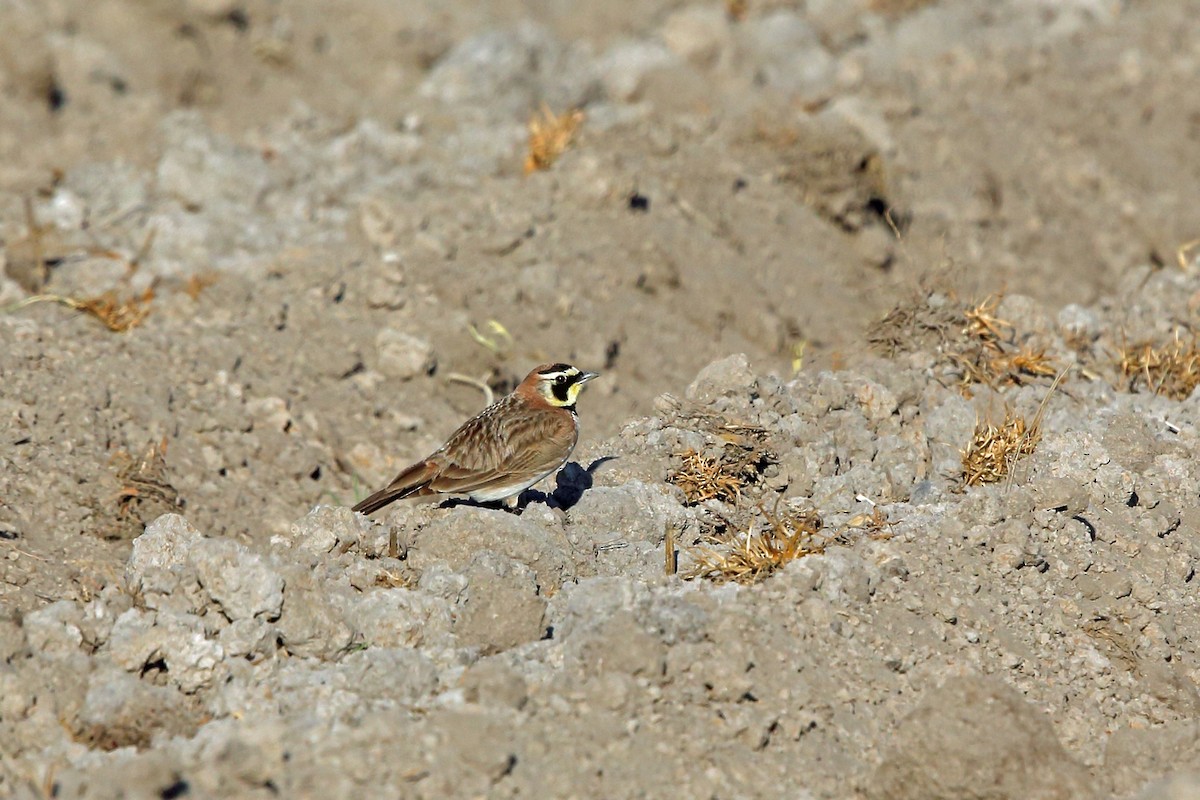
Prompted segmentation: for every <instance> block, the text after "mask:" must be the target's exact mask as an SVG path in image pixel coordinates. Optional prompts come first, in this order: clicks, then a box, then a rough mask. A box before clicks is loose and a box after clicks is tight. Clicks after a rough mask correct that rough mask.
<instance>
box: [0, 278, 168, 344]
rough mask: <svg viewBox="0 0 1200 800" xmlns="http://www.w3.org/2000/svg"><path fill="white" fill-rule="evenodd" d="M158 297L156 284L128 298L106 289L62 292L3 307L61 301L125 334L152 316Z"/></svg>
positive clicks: (20, 307)
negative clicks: (80, 295) (83, 293)
mask: <svg viewBox="0 0 1200 800" xmlns="http://www.w3.org/2000/svg"><path fill="white" fill-rule="evenodd" d="M153 299H154V287H153V286H151V287H150V288H148V289H146V291H144V292H142V293H141V294H140V295H133V296H130V297H128V298H126V299H124V300H122V299H121V298H120V297H118V296H117V293H116V292H112V291H109V292H105V293H104V294H102V295H99V296H97V297H89V298H84V299H79V298H75V297H64V296H63V295H58V294H35V295H33V296H31V297H26V298H25V299H24V300H21V301H19V302H17V303H13V304H12V305H10V306H7V307H5V308H4V309H0V311H2V312H3V313H11V312H13V311H19V310H20V309H22V308H26V307H27V306H31V305H34V304H35V303H58V304H60V305H64V306H66V307H67V308H73V309H75V310H76V311H82V312H83V313H85V314H88V315H90V316H92V317H95V318H96V319H98V320H100V321H101V322H103V323H104V325H105V327H107V328H108V329H109V330H110V331H114V332H116V333H124V332H125V331H128V330H132V329H133V328H136V327H137V326H138V325H140V324H142V322H143V321H144V320H145V319H146V317H147V316H149V315H150V303H151V301H152V300H153Z"/></svg>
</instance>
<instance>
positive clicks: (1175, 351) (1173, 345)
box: [1118, 331, 1200, 400]
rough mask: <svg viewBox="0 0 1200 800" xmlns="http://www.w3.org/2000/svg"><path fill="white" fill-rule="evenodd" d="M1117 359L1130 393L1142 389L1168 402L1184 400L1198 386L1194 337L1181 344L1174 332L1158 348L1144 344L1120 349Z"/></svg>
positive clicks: (1199, 349)
mask: <svg viewBox="0 0 1200 800" xmlns="http://www.w3.org/2000/svg"><path fill="white" fill-rule="evenodd" d="M1118 359H1119V362H1120V367H1121V375H1122V377H1124V378H1125V380H1126V381H1127V384H1128V386H1129V391H1131V392H1136V391H1137V390H1138V389H1140V388H1146V389H1149V390H1150V391H1151V392H1152V393H1154V394H1161V395H1165V396H1167V397H1169V398H1171V399H1172V400H1186V399H1187V398H1188V397H1191V395H1192V392H1193V391H1194V390H1195V389H1196V386H1197V385H1200V343H1198V341H1197V338H1196V335H1195V334H1192V338H1191V339H1190V340H1184V339H1182V338H1180V336H1179V332H1178V331H1176V332H1175V338H1174V339H1173V340H1172V341H1170V342H1167V343H1166V344H1164V345H1162V346H1161V347H1155V346H1154V345H1152V344H1150V343H1148V342H1143V343H1141V344H1137V345H1134V346H1132V347H1128V346H1122V347H1121V352H1120V353H1119V354H1118Z"/></svg>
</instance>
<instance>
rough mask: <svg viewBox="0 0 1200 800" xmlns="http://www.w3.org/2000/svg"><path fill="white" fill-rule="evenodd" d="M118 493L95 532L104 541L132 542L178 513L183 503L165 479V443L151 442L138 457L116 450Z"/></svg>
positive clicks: (103, 511) (104, 510) (114, 456)
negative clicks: (152, 524)
mask: <svg viewBox="0 0 1200 800" xmlns="http://www.w3.org/2000/svg"><path fill="white" fill-rule="evenodd" d="M112 466H113V471H114V472H115V474H116V479H117V485H118V487H119V488H118V489H117V492H116V495H115V497H114V498H113V505H112V506H111V507H109V506H106V507H104V508H102V509H100V510H101V512H102V519H104V520H106V521H105V522H104V523H103V524H101V525H100V526H99V527H98V529H97V530H96V533H97V535H99V536H100V537H101V538H104V539H132V538H133V537H135V536H137V535H138V534H139V533H141V532H142V530H143V529H144V528H145V526H146V525H147V524H148V523H149V522H150V521H151V520H153V519H155V518H156V517H158V516H160V515H162V514H166V513H168V512H173V511H179V510H180V509H181V508H182V507H183V503H182V501H181V499H180V497H179V492H178V490H176V489H175V487H174V486H172V485H171V482H170V480H169V479H168V476H167V439H166V437H163V438H162V440H160V441H158V442H152V443H151V444H149V445H147V446H146V449H145V450H144V451H143V452H142V454H141V455H140V456H133V455H130V453H128V452H127V451H125V450H119V451H117V453H116V454H115V455H113V457H112Z"/></svg>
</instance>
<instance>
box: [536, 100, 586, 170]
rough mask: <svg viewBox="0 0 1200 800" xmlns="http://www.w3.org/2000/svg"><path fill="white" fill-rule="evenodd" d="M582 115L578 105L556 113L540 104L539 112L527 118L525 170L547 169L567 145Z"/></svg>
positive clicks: (573, 136) (580, 123) (582, 117)
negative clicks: (527, 134) (527, 137)
mask: <svg viewBox="0 0 1200 800" xmlns="http://www.w3.org/2000/svg"><path fill="white" fill-rule="evenodd" d="M583 119H584V116H583V112H582V111H579V110H578V109H574V110H571V111H566V112H564V113H563V114H561V115H556V114H555V113H554V112H553V111H551V110H550V108H549V107H548V106H545V105H543V106H542V108H541V111H540V113H534V115H533V116H532V117H531V118H530V120H529V152H528V154H527V155H526V156H525V174H526V175H528V174H529V173H531V172H537V171H538V170H543V169H550V167H551V165H553V164H554V162H555V161H557V160H558V157H559V156H561V155H562V154H563V153H565V152H566V151H567V148H568V147H569V146H570V145H571V142H572V141H573V140H574V138H575V134H576V132H577V131H578V130H579V126H580V125H582V124H583Z"/></svg>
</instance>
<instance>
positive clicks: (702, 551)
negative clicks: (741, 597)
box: [683, 503, 829, 584]
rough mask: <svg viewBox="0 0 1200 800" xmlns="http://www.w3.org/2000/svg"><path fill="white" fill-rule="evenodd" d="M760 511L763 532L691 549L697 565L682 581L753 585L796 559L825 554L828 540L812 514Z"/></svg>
mask: <svg viewBox="0 0 1200 800" xmlns="http://www.w3.org/2000/svg"><path fill="white" fill-rule="evenodd" d="M759 507H760V508H762V506H759ZM777 510H778V503H776V511H777ZM762 511H763V516H764V517H765V518H766V521H767V528H766V529H765V530H762V531H760V532H757V533H755V532H753V531H747V532H745V533H742V532H740V531H734V532H732V533H729V534H726V535H724V536H722V537H719V538H716V539H714V540H713V545H714V546H713V547H692V548H690V551H691V553H692V555H693V557H694V558H695V559H696V565H695V566H694V567H692V568H691V569H690V570H688V572H687V573H686V574H685V575H684V576H683V577H684V579H685V580H695V579H696V578H707V579H708V580H711V581H714V582H716V583H728V582H729V581H734V582H736V583H743V584H747V583H756V582H758V581H760V580H762V579H763V578H766V577H767V576H768V575H771V574H772V573H774V572H775V571H776V570H778V569H780V568H781V567H784V566H786V565H787V564H788V563H790V562H792V561H795V560H796V559H798V558H803V557H804V556H809V555H814V554H816V553H823V552H825V547H826V545H827V544H828V543H829V540H828V539H827V538H825V537H824V536H822V535H821V534H820V530H821V517H820V515H818V514H817V512H816V511H815V510H813V509H807V510H804V511H795V510H790V509H789V510H788V511H785V512H784V513H783V514H778V513H774V512H769V511H767V510H766V509H765V508H762Z"/></svg>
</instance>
